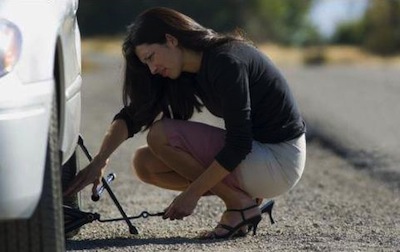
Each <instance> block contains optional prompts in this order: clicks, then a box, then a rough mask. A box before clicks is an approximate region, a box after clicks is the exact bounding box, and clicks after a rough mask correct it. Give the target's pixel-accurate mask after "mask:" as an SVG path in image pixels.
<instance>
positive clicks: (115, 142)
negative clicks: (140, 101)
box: [96, 119, 128, 161]
mask: <svg viewBox="0 0 400 252" xmlns="http://www.w3.org/2000/svg"><path fill="white" fill-rule="evenodd" d="M127 137H128V128H127V126H126V123H125V121H124V120H120V119H117V120H115V121H113V122H112V124H111V126H110V127H109V129H108V130H107V132H106V134H105V136H104V139H103V142H102V144H101V147H100V150H99V152H98V153H97V155H96V158H99V159H101V160H104V161H105V160H107V159H108V158H109V157H110V156H111V154H112V153H113V152H114V151H115V150H116V149H117V148H118V147H119V146H120V145H121V144H122V143H123V142H124V141H125V140H126V139H127Z"/></svg>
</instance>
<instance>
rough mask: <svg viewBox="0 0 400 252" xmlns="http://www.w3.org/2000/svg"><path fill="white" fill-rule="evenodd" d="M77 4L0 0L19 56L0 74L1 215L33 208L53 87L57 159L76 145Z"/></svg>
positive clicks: (21, 214)
mask: <svg viewBox="0 0 400 252" xmlns="http://www.w3.org/2000/svg"><path fill="white" fill-rule="evenodd" d="M77 7H78V0H52V1H48V0H35V1H26V0H1V1H0V17H1V18H4V19H6V20H8V21H10V22H12V23H14V24H15V25H16V26H17V27H18V28H19V30H20V31H21V34H22V50H21V55H20V58H19V61H18V62H17V64H16V65H15V68H14V69H13V71H11V72H10V73H8V74H6V75H5V76H2V77H0V139H1V141H0V220H2V219H21V218H29V217H30V216H31V214H32V213H33V211H34V209H35V208H36V205H37V203H38V201H39V198H40V195H41V191H42V185H43V175H44V167H45V159H46V148H47V135H48V128H49V120H50V109H51V102H52V98H53V94H54V92H56V91H59V92H60V93H59V110H60V111H59V112H60V113H59V115H60V118H59V124H60V132H59V134H60V140H61V141H60V151H61V152H62V162H63V163H65V162H66V161H67V160H68V159H69V158H70V157H71V156H72V155H73V153H74V151H75V149H76V145H77V139H78V136H79V132H80V122H81V117H80V116H81V86H82V78H81V62H80V61H81V48H80V34H79V27H78V24H77V21H76V11H77ZM0 39H1V38H0ZM56 54H57V56H58V57H56ZM56 58H58V62H57V64H56V63H55V59H56ZM55 66H58V67H59V72H60V80H59V81H56V80H55V77H54V67H55ZM55 84H57V85H58V86H57V87H56V88H55V86H56V85H55Z"/></svg>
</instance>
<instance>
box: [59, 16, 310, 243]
mask: <svg viewBox="0 0 400 252" xmlns="http://www.w3.org/2000/svg"><path fill="white" fill-rule="evenodd" d="M123 53H124V57H125V60H126V70H125V80H124V89H123V98H124V104H125V107H124V108H123V109H122V110H121V111H120V112H119V113H118V114H117V115H116V116H115V117H114V121H113V123H112V124H111V126H110V129H109V130H108V132H107V134H106V136H105V138H104V140H103V143H102V145H101V148H100V150H99V152H98V154H97V155H96V156H95V157H94V159H93V161H92V162H91V163H90V164H89V165H88V166H87V167H86V168H85V169H83V170H82V171H81V172H80V173H79V174H78V176H77V178H76V179H75V180H74V182H73V183H72V185H71V186H70V187H69V189H68V190H67V191H66V194H71V193H74V192H77V191H79V190H81V189H82V188H84V187H85V186H87V185H88V184H90V183H93V191H94V192H95V188H96V187H97V185H98V184H99V183H100V179H99V178H100V177H101V175H102V173H103V171H104V169H105V167H106V164H107V160H108V158H109V157H110V155H111V154H112V153H113V152H114V150H115V149H116V148H118V146H119V145H120V144H121V143H122V142H123V141H125V140H126V139H127V138H130V137H132V136H133V135H134V134H136V133H137V132H139V131H140V130H141V129H149V132H148V136H147V142H148V145H147V146H145V147H142V148H140V149H138V150H137V151H136V153H135V156H134V159H133V161H132V165H133V168H134V170H135V172H136V174H137V176H138V177H139V178H140V179H141V180H142V181H144V182H146V183H149V184H153V185H156V186H159V187H162V188H166V189H171V190H178V191H182V193H181V194H179V195H178V196H177V197H176V198H175V199H174V200H173V202H172V203H171V204H170V205H169V206H168V207H167V208H166V209H165V214H164V216H163V218H165V219H171V220H174V219H182V218H184V217H185V216H188V215H190V214H191V213H192V212H193V210H194V208H195V207H196V204H197V202H198V200H199V198H200V197H201V196H203V195H210V194H211V195H217V196H218V197H220V198H221V199H222V200H223V202H224V203H225V205H226V208H227V211H225V212H224V213H223V215H222V218H221V220H220V222H219V225H218V226H217V227H216V228H215V229H214V230H212V231H210V232H207V233H206V234H204V235H203V236H202V237H203V238H229V237H233V236H240V235H244V234H245V232H246V231H247V230H248V229H253V234H255V232H256V229H257V225H258V223H259V222H260V220H261V213H260V209H259V207H258V204H257V203H259V202H258V201H257V198H258V199H261V198H272V197H276V196H278V195H281V194H283V193H284V192H287V191H288V190H290V189H291V188H292V187H293V186H294V185H295V184H296V183H297V182H298V181H299V179H300V177H301V175H302V172H303V168H304V165H305V152H306V147H305V136H304V133H305V124H304V122H303V119H302V117H301V115H300V113H299V110H298V108H297V105H296V103H295V101H294V98H293V96H292V94H291V92H290V90H289V87H288V85H287V83H286V81H285V79H284V78H283V76H282V75H281V74H280V72H279V71H278V70H277V68H276V67H275V66H274V65H273V64H272V63H271V62H270V60H269V59H268V58H267V57H266V56H265V55H263V54H262V53H261V52H259V51H258V50H257V49H256V48H255V47H254V46H253V45H251V44H250V43H249V42H247V41H246V40H245V39H244V38H243V37H241V36H240V35H222V34H218V33H216V32H214V31H213V30H211V29H207V28H204V27H203V26H201V25H200V24H198V23H196V22H195V21H194V20H192V19H191V18H189V17H187V16H185V15H183V14H181V13H179V12H176V11H174V10H171V9H167V8H153V9H149V10H147V11H145V12H143V13H142V14H141V15H139V16H138V17H137V18H136V20H135V22H134V23H133V24H132V25H131V26H130V27H129V29H128V34H127V36H126V39H125V41H124V44H123ZM202 106H205V107H206V108H207V109H208V110H209V111H210V112H211V113H212V114H214V115H216V116H218V117H222V118H223V120H224V122H225V129H220V128H216V127H213V126H210V125H206V124H202V123H198V122H190V121H188V119H190V118H191V116H192V115H193V112H194V109H197V110H198V111H200V109H201V107H202ZM160 115H161V118H162V119H161V120H157V118H159V117H160Z"/></svg>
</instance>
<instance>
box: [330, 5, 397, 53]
mask: <svg viewBox="0 0 400 252" xmlns="http://www.w3.org/2000/svg"><path fill="white" fill-rule="evenodd" d="M332 42H333V43H336V44H351V45H360V46H362V47H363V48H364V49H366V50H367V51H370V52H372V53H376V54H380V55H392V54H395V53H399V52H400V0H384V1H382V0H370V1H369V6H368V8H367V11H366V12H365V14H364V16H363V17H362V18H361V19H360V20H356V21H354V22H347V23H343V24H341V25H340V26H339V27H338V29H337V30H336V33H335V34H334V36H333V38H332Z"/></svg>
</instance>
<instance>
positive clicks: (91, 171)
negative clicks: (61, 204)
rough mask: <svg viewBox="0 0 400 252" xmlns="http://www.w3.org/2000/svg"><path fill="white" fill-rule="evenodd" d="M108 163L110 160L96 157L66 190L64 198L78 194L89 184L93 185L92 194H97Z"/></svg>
mask: <svg viewBox="0 0 400 252" xmlns="http://www.w3.org/2000/svg"><path fill="white" fill-rule="evenodd" d="M107 163H108V159H102V158H100V157H99V156H95V157H94V158H93V160H92V162H90V164H89V165H88V166H86V167H85V168H84V169H82V170H81V171H80V172H78V174H77V175H76V177H75V178H74V179H73V180H72V182H71V184H70V185H69V186H68V188H67V189H66V190H65V192H64V196H70V195H73V194H76V193H78V192H79V191H80V190H82V189H83V188H85V187H86V186H87V185H89V184H93V188H92V194H96V193H97V192H96V189H97V186H98V185H99V184H100V182H101V178H102V176H103V173H104V170H105V168H106V166H107Z"/></svg>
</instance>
